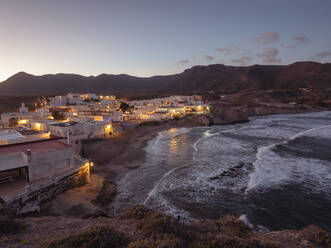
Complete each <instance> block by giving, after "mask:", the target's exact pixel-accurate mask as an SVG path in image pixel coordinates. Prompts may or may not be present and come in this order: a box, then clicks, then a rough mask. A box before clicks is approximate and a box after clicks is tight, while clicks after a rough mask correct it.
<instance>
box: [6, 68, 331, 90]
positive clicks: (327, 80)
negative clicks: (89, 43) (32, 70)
mask: <svg viewBox="0 0 331 248" xmlns="http://www.w3.org/2000/svg"><path fill="white" fill-rule="evenodd" d="M305 87H307V88H313V89H326V88H331V64H330V63H326V64H321V63H315V62H297V63H294V64H291V65H286V66H280V65H253V66H247V67H243V66H242V67H235V66H225V65H221V64H214V65H208V66H194V67H192V68H190V69H187V70H185V71H184V72H182V73H180V74H175V75H168V76H154V77H148V78H140V77H133V76H129V75H125V74H121V75H110V74H101V75H99V76H90V77H85V76H81V75H75V74H48V75H43V76H34V75H31V74H27V73H25V72H19V73H17V74H15V75H14V76H12V77H10V78H8V79H7V80H6V81H4V82H2V83H0V95H2V96H11V95H15V96H17V95H20V96H28V95H30V96H31V95H34V96H36V95H58V94H64V93H67V92H82V93H84V92H92V93H113V94H123V95H145V96H147V95H162V94H164V95H166V94H174V93H179V94H191V93H203V92H208V91H214V92H216V93H222V92H238V91H245V90H270V89H297V88H305Z"/></svg>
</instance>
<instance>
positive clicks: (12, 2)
mask: <svg viewBox="0 0 331 248" xmlns="http://www.w3.org/2000/svg"><path fill="white" fill-rule="evenodd" d="M0 18H1V22H0V37H1V43H0V44H1V45H0V81H3V80H5V79H7V78H8V77H10V76H12V75H13V74H15V73H17V72H19V71H25V72H28V73H31V74H35V75H42V74H48V73H62V72H63V73H77V74H82V75H98V74H101V73H109V74H120V73H126V74H130V75H135V76H152V75H156V74H157V75H162V74H173V73H179V72H181V71H183V70H184V69H186V68H189V67H192V66H194V65H207V64H216V63H223V64H226V65H251V64H289V63H293V62H295V61H303V60H313V61H318V62H323V63H324V62H330V61H331V0H277V1H276V0H270V1H269V0H249V1H248V0H228V1H225V0H204V1H202V0H196V1H195V0H166V1H165V0H118V1H115V0H94V1H93V0H53V1H52V0H0Z"/></svg>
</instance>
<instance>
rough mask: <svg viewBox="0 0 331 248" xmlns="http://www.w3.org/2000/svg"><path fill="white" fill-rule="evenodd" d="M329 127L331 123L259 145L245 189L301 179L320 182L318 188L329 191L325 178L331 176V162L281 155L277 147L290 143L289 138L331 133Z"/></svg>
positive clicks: (293, 139)
mask: <svg viewBox="0 0 331 248" xmlns="http://www.w3.org/2000/svg"><path fill="white" fill-rule="evenodd" d="M330 128H331V125H326V126H321V127H315V128H311V129H309V130H305V131H302V132H299V133H297V134H295V135H293V136H291V137H290V138H289V139H288V140H286V141H283V142H280V143H276V144H272V145H268V146H264V147H260V148H258V151H257V153H256V160H255V162H254V163H253V165H254V172H253V173H251V174H250V180H249V182H248V187H247V190H246V192H248V191H249V190H252V189H253V188H256V187H263V188H266V187H270V186H276V185H280V184H284V183H287V182H290V181H299V180H301V181H304V180H306V181H309V180H314V181H316V183H315V187H318V186H321V187H319V190H322V191H326V192H328V191H329V190H330V187H329V186H327V184H325V181H328V180H331V167H330V166H329V165H330V162H328V161H322V160H319V159H309V158H301V157H297V156H290V155H288V156H287V157H284V156H280V155H279V154H277V152H276V151H275V148H276V147H277V146H281V145H288V144H289V142H291V141H295V140H297V139H300V138H302V137H304V136H310V137H325V136H327V135H328V136H330V133H331V131H330ZM325 186H327V187H325Z"/></svg>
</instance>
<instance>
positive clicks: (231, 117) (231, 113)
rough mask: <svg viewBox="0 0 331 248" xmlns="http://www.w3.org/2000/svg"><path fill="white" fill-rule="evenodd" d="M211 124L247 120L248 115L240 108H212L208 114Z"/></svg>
mask: <svg viewBox="0 0 331 248" xmlns="http://www.w3.org/2000/svg"><path fill="white" fill-rule="evenodd" d="M209 117H210V122H211V124H213V125H225V124H234V123H240V122H247V121H248V115H247V114H246V113H245V112H244V111H243V110H242V109H240V108H214V109H213V110H212V112H211V113H210V115H209Z"/></svg>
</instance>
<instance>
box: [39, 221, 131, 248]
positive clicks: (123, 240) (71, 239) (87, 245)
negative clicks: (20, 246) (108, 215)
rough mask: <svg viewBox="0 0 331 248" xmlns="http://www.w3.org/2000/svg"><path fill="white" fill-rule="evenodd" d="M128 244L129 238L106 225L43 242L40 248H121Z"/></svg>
mask: <svg viewBox="0 0 331 248" xmlns="http://www.w3.org/2000/svg"><path fill="white" fill-rule="evenodd" d="M128 243H129V238H128V237H127V236H125V235H124V234H122V233H120V232H117V231H115V230H113V229H112V228H111V227H109V226H106V225H98V226H94V227H90V228H87V229H85V230H83V231H80V232H77V233H75V234H73V235H69V236H66V237H63V238H60V239H57V240H54V241H48V242H45V243H44V244H43V245H42V248H74V247H80V248H109V247H112V248H121V247H125V246H126V245H127V244H128Z"/></svg>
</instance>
